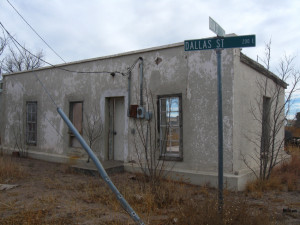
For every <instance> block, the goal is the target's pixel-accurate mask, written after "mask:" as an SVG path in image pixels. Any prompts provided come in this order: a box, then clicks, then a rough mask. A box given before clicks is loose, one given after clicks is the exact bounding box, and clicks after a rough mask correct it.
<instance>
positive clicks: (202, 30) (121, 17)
mask: <svg viewBox="0 0 300 225" xmlns="http://www.w3.org/2000/svg"><path fill="white" fill-rule="evenodd" d="M9 2H11V4H13V5H14V7H15V8H16V9H17V10H18V11H19V12H20V13H21V14H22V16H24V18H25V19H26V20H27V21H28V22H29V23H30V24H31V25H32V27H34V29H35V30H36V31H37V32H38V33H39V34H40V35H41V36H42V37H43V38H44V39H45V40H46V41H47V43H48V44H49V45H50V46H51V47H52V48H53V49H54V50H55V51H56V52H57V53H58V54H59V55H60V56H61V57H62V58H63V59H64V60H65V61H66V62H71V61H77V60H82V59H87V58H93V57H99V56H106V55H111V54H117V53H122V52H127V51H132V50H138V49H144V48H150V47H154V46H161V45H166V44H171V43H176V42H183V41H184V40H188V39H200V38H206V37H212V36H214V33H212V32H211V31H210V30H209V26H208V21H209V16H210V17H212V18H213V19H214V20H215V21H217V22H218V23H219V24H220V25H221V26H222V27H223V28H224V30H225V32H226V33H227V34H229V33H236V34H237V35H247V34H255V35H256V42H257V43H256V47H255V48H245V49H243V50H242V52H243V53H244V54H246V55H248V56H249V57H251V58H252V59H255V60H256V59H257V56H260V57H262V56H263V54H264V46H265V43H266V42H268V41H269V40H270V38H271V39H272V58H271V69H272V71H273V72H274V73H276V66H277V65H278V62H279V60H280V58H281V57H282V56H283V55H284V54H287V55H296V56H297V59H296V62H299V57H298V54H299V46H300V45H299V40H300V23H299V21H300V14H299V12H300V1H298V0H287V1H279V0H272V1H271V0H248V1H246V2H245V1H236V0H228V1H226V3H225V2H224V1H223V0H211V1H197V0H185V1H182V0H160V1H156V0H144V1H140V0H119V1H116V0H111V1H107V0H89V1H82V0H63V1H62V0H50V1H49V0H30V1H24V0H9ZM0 21H1V22H2V23H3V25H4V26H5V27H6V28H7V29H8V30H9V31H10V32H11V33H12V34H13V35H14V36H15V38H16V39H17V40H19V41H20V42H21V43H26V46H27V47H28V48H30V49H32V50H34V51H37V50H40V49H43V50H44V53H45V55H46V60H47V61H49V62H50V63H52V64H58V63H62V62H63V61H62V60H61V59H60V58H59V57H57V56H56V55H55V54H54V53H53V52H52V51H51V50H50V49H49V48H47V46H46V45H45V44H44V43H43V42H42V41H41V40H40V39H39V38H38V37H37V36H36V35H35V34H34V33H33V31H32V30H31V29H30V28H29V27H28V26H27V25H26V24H25V23H24V21H22V19H21V18H20V17H19V16H18V15H17V13H16V12H15V11H14V9H13V8H12V7H11V6H10V4H9V3H8V1H7V0H2V1H0ZM296 68H297V69H299V63H298V65H297V64H296ZM297 96H299V98H298V97H297V99H296V100H295V102H296V105H295V107H294V108H293V110H292V112H296V111H297V110H299V111H300V104H298V103H299V101H300V95H297Z"/></svg>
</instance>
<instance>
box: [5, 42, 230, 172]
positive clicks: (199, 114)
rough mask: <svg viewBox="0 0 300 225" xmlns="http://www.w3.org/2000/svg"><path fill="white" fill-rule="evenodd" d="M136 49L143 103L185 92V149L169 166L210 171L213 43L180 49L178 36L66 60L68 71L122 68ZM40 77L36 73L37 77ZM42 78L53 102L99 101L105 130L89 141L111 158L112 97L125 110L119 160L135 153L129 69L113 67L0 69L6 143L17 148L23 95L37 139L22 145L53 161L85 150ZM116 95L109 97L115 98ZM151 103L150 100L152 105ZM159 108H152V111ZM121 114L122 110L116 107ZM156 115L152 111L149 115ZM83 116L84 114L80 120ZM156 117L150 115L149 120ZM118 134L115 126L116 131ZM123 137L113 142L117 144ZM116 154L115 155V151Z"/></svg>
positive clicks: (226, 103) (225, 69) (225, 65)
mask: <svg viewBox="0 0 300 225" xmlns="http://www.w3.org/2000/svg"><path fill="white" fill-rule="evenodd" d="M232 52H233V50H224V51H223V52H222V75H223V116H224V170H225V172H227V173H231V172H232V171H233V152H232V146H233V144H232V139H233V137H232V136H233V127H232V124H233V105H232V103H233V82H232V76H233V54H232ZM138 57H143V61H144V69H143V71H144V82H143V85H144V88H143V95H144V103H147V96H148V99H150V98H149V96H150V93H152V96H153V99H154V104H153V105H154V110H153V109H152V110H151V107H150V111H156V110H157V103H156V99H157V96H162V95H172V94H180V95H181V96H182V109H183V111H182V125H183V127H182V140H183V142H182V143H183V157H182V160H181V161H180V162H172V163H171V164H172V167H173V169H174V170H193V171H196V172H201V171H208V172H215V171H216V168H217V149H218V145H217V140H218V137H217V60H216V54H215V52H214V51H199V52H184V48H183V45H182V44H177V45H173V46H172V47H167V48H156V49H151V50H147V51H139V52H133V53H130V54H124V55H118V56H114V57H106V58H102V59H99V60H90V61H83V62H80V63H74V64H69V65H66V66H64V68H66V69H69V70H73V71H121V72H126V71H127V68H128V67H130V66H131V65H132V64H133V63H134V62H135V60H136V59H138ZM138 65H139V63H138V64H137V65H136V66H135V67H134V68H133V70H132V77H131V93H130V95H131V97H130V104H139V101H140V96H139V95H140V94H139V85H140V84H139V83H140V82H139V79H140V75H139V66H138ZM36 76H37V77H38V78H37V77H36ZM39 80H40V81H41V82H43V84H44V85H45V87H46V88H47V89H48V91H49V93H50V94H51V96H52V98H53V100H54V101H55V103H56V104H57V106H58V107H61V108H62V109H63V110H64V112H65V113H66V115H69V110H70V102H83V114H85V113H88V114H90V113H92V112H93V110H92V109H93V108H94V107H95V106H96V107H98V108H97V109H98V113H99V115H100V116H101V120H102V123H103V128H104V132H103V135H102V137H101V138H100V140H99V141H97V142H96V143H95V145H94V146H93V150H94V151H95V152H96V154H97V155H98V157H99V158H100V159H101V160H108V159H109V157H110V156H109V154H110V153H109V135H108V131H109V123H108V121H109V118H110V117H109V113H110V111H111V108H110V107H112V105H114V106H113V107H115V108H114V109H115V110H116V112H117V111H118V108H120V107H124V110H123V111H121V114H123V115H124V117H123V118H122V124H123V125H122V126H120V127H122V128H118V129H122V130H123V131H122V135H124V136H123V137H124V138H123V141H122V143H121V144H122V145H123V146H124V149H123V156H124V161H125V162H128V161H137V155H136V150H135V143H137V142H138V141H137V140H138V139H137V138H138V137H137V133H136V132H137V130H136V125H135V122H134V121H135V120H136V119H132V118H129V117H127V109H128V101H129V99H128V76H122V75H120V74H117V73H116V75H115V76H111V75H109V74H107V73H106V74H96V73H92V74H81V73H80V74H79V73H75V72H66V71H63V70H59V69H41V70H38V71H36V72H27V73H20V74H15V75H8V76H4V82H5V83H4V88H5V95H4V96H3V99H4V102H5V108H4V116H5V117H6V118H7V120H6V121H5V124H4V127H3V128H2V129H3V130H2V131H3V133H4V135H3V136H4V140H3V142H4V143H3V145H4V147H6V148H7V149H11V150H12V149H14V146H15V140H14V134H13V127H14V124H15V123H16V121H18V120H19V121H21V122H22V121H24V119H26V118H25V115H24V112H25V110H26V101H36V102H37V107H38V112H37V124H38V126H37V145H36V146H27V147H28V150H29V152H33V153H34V152H35V153H37V154H35V155H40V156H41V157H40V158H43V159H47V158H49V159H50V158H52V159H53V160H54V161H63V160H61V159H62V158H64V160H69V159H74V158H82V159H86V158H87V155H86V153H85V152H84V151H83V150H82V149H81V148H73V147H70V138H69V129H68V128H67V126H66V125H65V124H64V122H63V121H62V119H61V118H60V116H59V115H58V113H57V111H56V106H55V105H54V104H53V103H52V101H51V100H50V99H49V97H48V96H47V94H46V93H45V92H44V90H43V89H42V87H41V85H40V82H39ZM112 102H113V104H112ZM146 105H147V104H146ZM149 106H151V105H149ZM154 113H155V115H157V112H154ZM118 118H120V111H119V114H118ZM152 120H153V121H154V119H152ZM84 122H85V119H83V123H84ZM153 123H154V122H153ZM116 135H118V134H116ZM117 145H120V143H119V142H118V143H115V146H117ZM118 154H119V156H118V157H119V158H120V153H118Z"/></svg>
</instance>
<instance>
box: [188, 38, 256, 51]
mask: <svg viewBox="0 0 300 225" xmlns="http://www.w3.org/2000/svg"><path fill="white" fill-rule="evenodd" d="M255 42H256V40H255V35H242V36H231V37H216V38H206V39H198V40H186V41H184V50H185V51H199V50H211V49H218V48H219V49H223V48H245V47H254V46H255Z"/></svg>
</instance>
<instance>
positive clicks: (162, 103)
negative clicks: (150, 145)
mask: <svg viewBox="0 0 300 225" xmlns="http://www.w3.org/2000/svg"><path fill="white" fill-rule="evenodd" d="M158 108H159V110H158V111H159V115H158V118H159V120H158V121H159V125H158V128H159V137H160V155H161V156H162V157H168V158H171V159H172V158H173V159H181V158H182V109H181V95H168V96H159V97H158Z"/></svg>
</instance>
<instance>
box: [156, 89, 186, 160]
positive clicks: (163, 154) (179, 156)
mask: <svg viewBox="0 0 300 225" xmlns="http://www.w3.org/2000/svg"><path fill="white" fill-rule="evenodd" d="M171 98H178V110H174V111H173V110H170V111H169V113H170V114H171V113H178V126H176V125H175V126H174V125H170V127H171V128H174V129H179V141H178V142H179V151H178V152H167V150H166V144H165V146H164V144H162V143H163V142H165V140H164V137H163V134H162V128H166V127H167V126H168V125H162V117H161V115H162V113H163V112H167V111H162V107H161V100H162V99H171ZM166 110H167V109H166ZM169 118H170V117H169ZM182 118H183V115H182V94H181V93H180V94H166V95H158V96H157V129H158V143H159V151H160V152H159V153H160V154H159V155H160V157H159V159H161V160H170V161H182V160H183V132H182V131H183V123H182V121H183V120H182ZM167 120H169V121H170V119H168V118H167V117H166V121H167ZM166 141H167V142H168V140H166ZM176 142H177V141H176ZM170 143H172V139H171V140H170ZM171 146H172V145H171Z"/></svg>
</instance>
